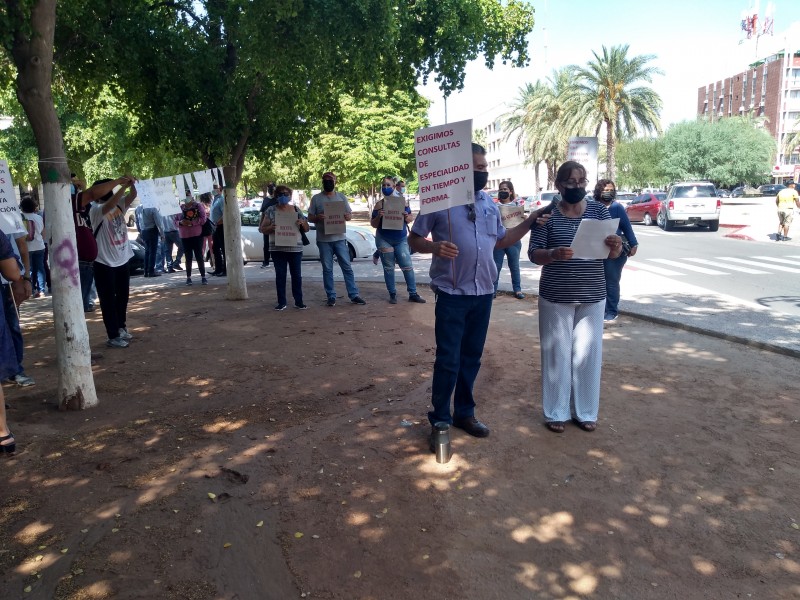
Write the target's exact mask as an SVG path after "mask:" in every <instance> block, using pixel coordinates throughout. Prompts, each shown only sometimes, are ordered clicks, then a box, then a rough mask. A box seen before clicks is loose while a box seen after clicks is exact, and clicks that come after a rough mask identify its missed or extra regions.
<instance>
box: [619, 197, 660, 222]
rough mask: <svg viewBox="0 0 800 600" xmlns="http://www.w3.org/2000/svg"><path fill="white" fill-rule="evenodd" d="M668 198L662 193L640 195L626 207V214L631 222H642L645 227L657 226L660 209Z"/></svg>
mask: <svg viewBox="0 0 800 600" xmlns="http://www.w3.org/2000/svg"><path fill="white" fill-rule="evenodd" d="M666 198H667V195H666V194H663V193H661V192H658V193H656V194H639V195H638V196H636V198H634V199H633V200H631V202H630V204H628V206H626V207H625V212H626V213H627V214H628V218H629V219H630V220H631V221H642V222H643V223H644V224H645V225H655V224H656V215H658V209H659V207H660V206H661V202H662V201H663V200H666Z"/></svg>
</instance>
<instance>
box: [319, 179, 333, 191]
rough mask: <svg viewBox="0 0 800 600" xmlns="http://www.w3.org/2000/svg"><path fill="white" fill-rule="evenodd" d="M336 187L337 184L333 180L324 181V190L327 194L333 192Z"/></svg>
mask: <svg viewBox="0 0 800 600" xmlns="http://www.w3.org/2000/svg"><path fill="white" fill-rule="evenodd" d="M335 187H336V182H335V181H334V180H333V179H323V180H322V189H323V190H325V191H326V192H332V191H333V188H335Z"/></svg>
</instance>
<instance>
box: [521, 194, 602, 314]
mask: <svg viewBox="0 0 800 600" xmlns="http://www.w3.org/2000/svg"><path fill="white" fill-rule="evenodd" d="M610 218H611V215H610V214H608V209H607V208H606V207H605V206H603V205H602V204H600V203H599V202H595V201H594V200H588V199H587V202H586V211H585V212H584V213H583V215H582V216H581V217H577V218H574V219H573V218H570V217H567V216H565V215H564V214H563V213H562V212H561V211H560V210H559V209H558V207H556V208H554V209H553V212H552V213H551V214H550V219H548V221H547V224H546V225H543V226H542V227H536V228H535V229H534V230H533V231H532V232H531V241H530V246H529V247H528V256H531V255H532V254H533V251H534V250H537V249H541V248H563V247H565V246H566V247H569V246H570V245H572V239H573V238H574V237H575V232H576V231H578V225H580V223H581V220H582V219H598V220H601V221H604V220H606V219H610ZM539 295H540V296H541V297H542V298H544V299H545V300H547V301H548V302H557V303H567V302H600V301H601V300H605V298H606V278H605V274H604V272H603V260H602V259H581V258H573V259H571V260H563V261H556V262H552V263H550V264H549V265H545V266H544V267H542V277H541V280H540V281H539Z"/></svg>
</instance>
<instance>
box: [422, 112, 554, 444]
mask: <svg viewBox="0 0 800 600" xmlns="http://www.w3.org/2000/svg"><path fill="white" fill-rule="evenodd" d="M453 125H456V124H453ZM451 127H452V126H451ZM431 129H437V128H431ZM470 130H471V127H469V128H467V131H470ZM429 135H430V134H425V135H424V136H420V135H419V132H418V133H417V140H418V141H419V140H420V139H421V138H423V139H427V138H428V136H429ZM450 137H451V138H452V137H454V136H450ZM458 141H459V140H457V139H451V140H449V141H448V144H453V143H455V142H458ZM438 145H440V146H442V147H444V146H445V144H443V143H439V144H438ZM459 146H463V147H464V148H466V149H468V148H470V147H471V161H469V162H470V165H469V166H470V167H471V168H470V169H468V170H464V169H463V168H461V165H463V162H464V160H463V159H464V157H460V160H456V161H454V162H453V163H452V164H455V165H458V167H459V169H458V170H459V175H458V177H462V176H467V175H468V176H469V179H470V180H471V183H472V185H471V189H469V192H470V193H469V195H471V196H472V197H473V198H474V201H473V202H470V203H464V202H463V200H462V201H461V203H460V204H459V205H455V206H452V207H451V208H445V207H443V208H444V210H437V211H436V212H429V213H428V214H424V215H420V216H418V217H417V219H416V221H414V226H413V227H412V229H411V235H410V236H409V245H410V246H411V248H413V249H414V250H415V251H416V252H420V253H427V254H433V259H432V260H431V270H430V276H431V288H432V289H433V291H434V292H435V294H436V326H435V333H436V361H435V363H434V365H433V383H432V389H431V403H432V404H433V410H432V411H430V412H429V413H428V419H429V421H430V423H431V425H433V424H434V423H438V422H444V423H451V424H452V425H453V426H454V427H458V428H460V429H463V430H464V431H466V432H467V433H468V434H470V435H473V436H475V437H487V436H488V435H489V428H488V427H487V426H486V425H484V424H483V423H481V422H480V421H478V420H477V419H476V418H475V399H474V398H473V394H472V389H473V386H474V384H475V379H476V378H477V376H478V370H479V369H480V366H481V355H482V354H483V345H484V342H485V341H486V332H487V330H488V328H489V317H490V315H491V312H492V296H493V294H494V280H495V278H496V276H497V267H496V266H495V263H494V258H493V251H494V249H495V248H498V249H499V248H507V247H509V246H512V245H514V244H516V243H517V242H518V241H519V240H521V239H522V237H523V236H524V235H525V234H526V233H527V232H528V231H529V230H530V228H531V226H532V225H533V224H534V222H536V219H538V218H540V217H542V214H543V213H544V210H543V209H540V210H538V211H535V212H533V213H531V215H530V216H529V217H528V218H527V219H525V220H524V221H523V222H522V223H520V224H519V225H517V226H516V227H514V228H512V229H506V228H505V227H503V225H502V222H501V219H500V211H499V210H498V209H497V207H496V206H495V204H494V202H492V199H491V197H490V196H489V194H487V193H486V192H484V191H483V188H484V187H485V186H486V182H487V181H488V179H489V173H488V171H487V162H486V150H485V149H484V148H483V146H480V145H479V144H474V143H472V144H470V145H467V144H465V143H463V142H460V143H459ZM419 148H420V147H419V145H417V150H418V152H417V156H418V158H417V165H418V167H419V165H420V163H421V162H426V161H430V158H429V157H430V155H431V153H430V152H428V153H427V154H426V155H424V156H426V157H427V158H425V159H424V160H423V159H422V158H421V157H420V152H419ZM469 154H470V152H469V150H467V156H469ZM447 170H448V169H447V168H443V169H438V170H437V172H443V171H447ZM424 174H425V173H424V172H423V171H422V169H420V171H419V178H420V184H421V186H420V187H422V181H427V180H428V178H424ZM446 176H447V177H450V178H451V180H452V181H455V180H456V177H453V176H452V175H447V174H446ZM435 186H436V184H435V183H433V184H431V185H430V187H431V188H432V191H436V192H438V193H437V194H436V195H437V196H440V197H441V196H443V195H444V196H450V195H451V193H452V192H451V191H450V190H449V189H448V188H447V187H442V188H440V189H437V190H433V188H434V187H435ZM421 200H422V202H425V198H424V197H422V199H421ZM455 201H459V199H457V198H453V197H450V202H451V204H455ZM544 220H545V219H544V218H542V221H544ZM540 222H541V221H540ZM428 235H430V236H431V238H432V241H431V240H428V239H426V238H427V237H428ZM451 397H452V398H453V413H452V415H451V413H450V398H451ZM431 439H432V438H431ZM431 450H433V447H432V446H431Z"/></svg>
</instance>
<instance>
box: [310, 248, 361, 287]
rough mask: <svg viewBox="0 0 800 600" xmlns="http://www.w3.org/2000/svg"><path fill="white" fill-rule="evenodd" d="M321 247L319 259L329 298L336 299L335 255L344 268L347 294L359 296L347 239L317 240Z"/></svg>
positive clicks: (323, 282)
mask: <svg viewBox="0 0 800 600" xmlns="http://www.w3.org/2000/svg"><path fill="white" fill-rule="evenodd" d="M317 247H318V248H319V259H320V262H322V285H324V286H325V294H326V295H327V296H328V300H331V299H334V300H335V299H336V290H335V289H334V288H333V255H334V254H335V255H336V260H338V261H339V267H340V268H341V269H342V276H343V277H344V285H345V287H346V288H347V295H348V297H349V298H350V299H351V300H352V299H353V298H355V297H356V296H358V286H357V285H356V276H355V274H354V273H353V267H351V266H350V251H349V250H348V249H347V241H346V240H339V241H336V242H317Z"/></svg>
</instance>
